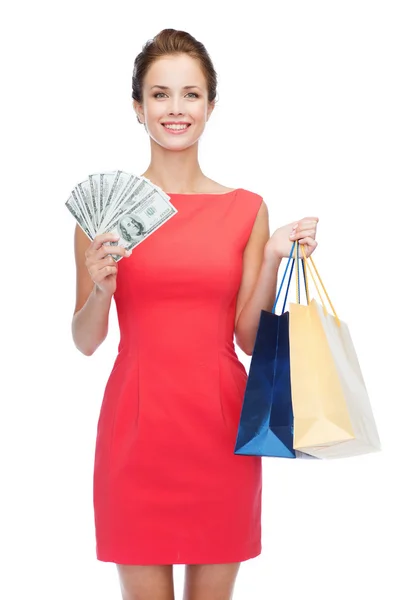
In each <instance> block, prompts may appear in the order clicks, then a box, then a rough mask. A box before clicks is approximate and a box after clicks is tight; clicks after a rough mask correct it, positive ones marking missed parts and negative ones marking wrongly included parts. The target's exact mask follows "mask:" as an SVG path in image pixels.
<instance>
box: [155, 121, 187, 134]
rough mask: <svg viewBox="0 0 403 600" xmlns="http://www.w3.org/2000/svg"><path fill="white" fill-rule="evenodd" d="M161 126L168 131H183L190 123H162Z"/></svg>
mask: <svg viewBox="0 0 403 600" xmlns="http://www.w3.org/2000/svg"><path fill="white" fill-rule="evenodd" d="M162 126H163V127H164V128H165V129H166V130H167V131H169V132H170V133H175V134H179V133H184V132H185V131H186V130H187V129H188V128H189V127H190V123H162Z"/></svg>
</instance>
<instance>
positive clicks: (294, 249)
mask: <svg viewBox="0 0 403 600" xmlns="http://www.w3.org/2000/svg"><path fill="white" fill-rule="evenodd" d="M295 252H297V253H299V248H298V244H297V243H296V242H293V244H292V247H291V250H290V254H289V256H288V261H287V265H286V267H285V269H284V273H283V278H282V280H281V283H280V286H279V289H278V292H277V295H276V299H275V301H274V304H273V308H272V310H271V312H272V313H274V312H275V310H276V306H277V303H278V300H279V298H280V295H281V291H282V289H283V285H284V281H285V278H286V276H287V272H288V268H289V266H290V264H291V270H290V274H289V276H288V282H287V289H286V292H285V297H284V303H283V309H282V314H283V313H284V311H285V306H286V303H287V299H288V294H289V290H290V284H291V279H292V274H293V270H294V265H295ZM293 254H294V257H293ZM301 264H302V269H303V274H304V283H305V293H306V297H307V301H308V299H309V292H308V281H307V277H306V269H305V267H304V264H303V261H302V259H301ZM296 273H297V298H298V302H299V303H300V283H299V254H298V260H297V269H296Z"/></svg>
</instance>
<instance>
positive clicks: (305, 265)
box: [301, 244, 340, 326]
mask: <svg viewBox="0 0 403 600" xmlns="http://www.w3.org/2000/svg"><path fill="white" fill-rule="evenodd" d="M301 250H302V256H303V263H304V267H305V269H306V267H308V270H309V274H310V276H311V277H312V281H313V282H314V284H315V287H316V289H317V292H318V294H319V298H320V301H321V303H322V306H323V310H324V311H325V314H326V315H327V314H328V311H327V309H326V305H325V303H324V301H323V298H322V294H321V293H320V288H319V285H318V283H317V281H316V278H315V276H314V274H313V272H312V269H311V265H310V263H311V264H312V266H313V268H314V270H315V273H316V276H317V278H318V280H319V282H320V285H321V286H322V291H323V292H324V293H325V296H326V298H327V301H328V302H329V306H330V307H331V309H332V311H333V314H334V316H335V318H336V322H337V324H338V325H339V326H340V319H339V317H338V316H337V313H336V310H335V308H334V306H333V304H332V301H331V300H330V298H329V294H328V293H327V290H326V288H325V285H324V283H323V281H322V278H321V276H320V275H319V272H318V269H317V268H316V265H315V263H314V261H313V258H312V256H309V259H307V257H306V252H305V247H304V245H303V244H301ZM308 260H309V261H310V263H309V262H308ZM308 304H310V300H308Z"/></svg>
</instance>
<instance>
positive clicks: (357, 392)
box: [289, 246, 381, 458]
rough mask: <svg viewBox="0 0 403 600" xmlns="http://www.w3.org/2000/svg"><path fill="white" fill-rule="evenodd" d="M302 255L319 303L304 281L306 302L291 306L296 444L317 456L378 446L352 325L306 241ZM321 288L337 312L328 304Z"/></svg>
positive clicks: (358, 452) (338, 455)
mask: <svg viewBox="0 0 403 600" xmlns="http://www.w3.org/2000/svg"><path fill="white" fill-rule="evenodd" d="M302 254H303V261H304V267H305V271H306V272H307V269H308V270H309V274H310V276H311V278H312V280H313V282H314V284H315V287H316V289H317V291H318V294H319V298H320V300H321V304H320V303H319V302H317V301H316V300H314V299H312V300H311V299H310V296H309V286H308V283H306V290H307V306H304V305H302V304H300V303H290V306H289V312H290V327H289V335H290V367H291V389H292V395H291V399H292V406H293V415H294V449H297V450H300V451H303V452H305V453H307V454H309V455H311V456H315V457H317V458H342V457H351V456H357V455H361V454H367V453H370V452H376V451H379V450H381V444H380V439H379V435H378V430H377V427H376V423H375V420H374V416H373V412H372V408H371V404H370V400H369V397H368V393H367V389H366V386H365V382H364V379H363V375H362V372H361V368H360V365H359V362H358V358H357V354H356V351H355V348H354V345H353V341H352V339H351V336H350V332H349V329H348V327H347V325H346V323H344V322H343V321H341V320H340V319H339V317H338V316H337V314H336V311H335V310H334V307H333V305H332V303H331V301H330V298H329V296H328V294H327V291H326V289H325V287H324V285H323V282H322V280H321V278H320V276H319V273H318V271H317V269H316V266H315V263H314V262H313V260H312V257H309V259H308V260H307V258H306V254H305V250H304V247H303V246H302ZM311 266H312V267H313V269H314V271H315V274H316V277H317V279H316V278H315V276H314V272H313V271H312V269H311ZM321 289H322V290H323V292H324V294H325V296H326V298H327V300H328V303H329V305H330V308H331V310H332V311H333V314H330V313H329V312H328V310H327V309H326V306H325V303H324V302H323V297H322V294H321Z"/></svg>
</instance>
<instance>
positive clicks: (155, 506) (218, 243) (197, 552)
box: [93, 189, 262, 565]
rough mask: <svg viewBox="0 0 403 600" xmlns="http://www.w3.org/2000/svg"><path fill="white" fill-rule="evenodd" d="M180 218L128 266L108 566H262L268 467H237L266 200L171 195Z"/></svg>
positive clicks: (97, 481)
mask: <svg viewBox="0 0 403 600" xmlns="http://www.w3.org/2000/svg"><path fill="white" fill-rule="evenodd" d="M170 197H171V201H172V204H173V205H174V206H175V207H176V208H177V210H178V213H177V214H176V215H174V216H173V217H172V218H171V219H169V220H168V221H167V222H166V223H164V225H162V226H161V227H160V228H159V229H158V230H156V231H155V232H154V233H153V234H152V235H150V237H148V238H147V239H146V240H144V241H143V242H142V243H141V244H140V245H139V246H137V247H136V248H134V249H133V253H132V255H131V256H130V257H129V258H123V259H122V260H121V261H120V262H119V263H118V277H117V289H116V292H115V302H116V309H117V315H118V319H119V327H120V336H121V337H120V343H119V348H118V355H117V357H116V360H115V363H114V366H113V369H112V372H111V374H110V376H109V379H108V382H107V384H106V389H105V394H104V398H103V402H102V406H101V410H100V414H99V420H98V426H97V439H96V449H95V461H94V481H93V483H94V486H93V492H94V496H93V500H94V511H95V531H96V554H97V558H98V560H101V561H107V562H114V563H120V564H133V565H152V564H154V565H157V564H192V563H193V564H212V563H228V562H241V561H244V560H248V559H250V558H253V557H255V556H257V555H259V554H260V553H261V495H262V465H261V458H260V457H252V456H240V455H235V454H234V448H235V441H236V435H237V431H238V423H239V418H240V413H241V408H242V402H243V395H244V390H245V386H246V379H247V374H246V371H245V368H244V366H243V365H242V363H241V362H240V361H239V360H238V358H237V355H236V353H235V349H234V341H233V340H234V323H235V306H236V299H237V293H238V290H239V285H240V282H241V276H242V255H243V250H244V248H245V246H246V243H247V242H248V239H249V236H250V233H251V230H252V227H253V224H254V221H255V218H256V215H257V212H258V210H259V207H260V205H261V203H262V197H261V196H259V195H258V194H255V193H253V192H250V191H247V190H243V189H237V190H234V191H232V192H227V193H224V194H191V195H188V194H170Z"/></svg>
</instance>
